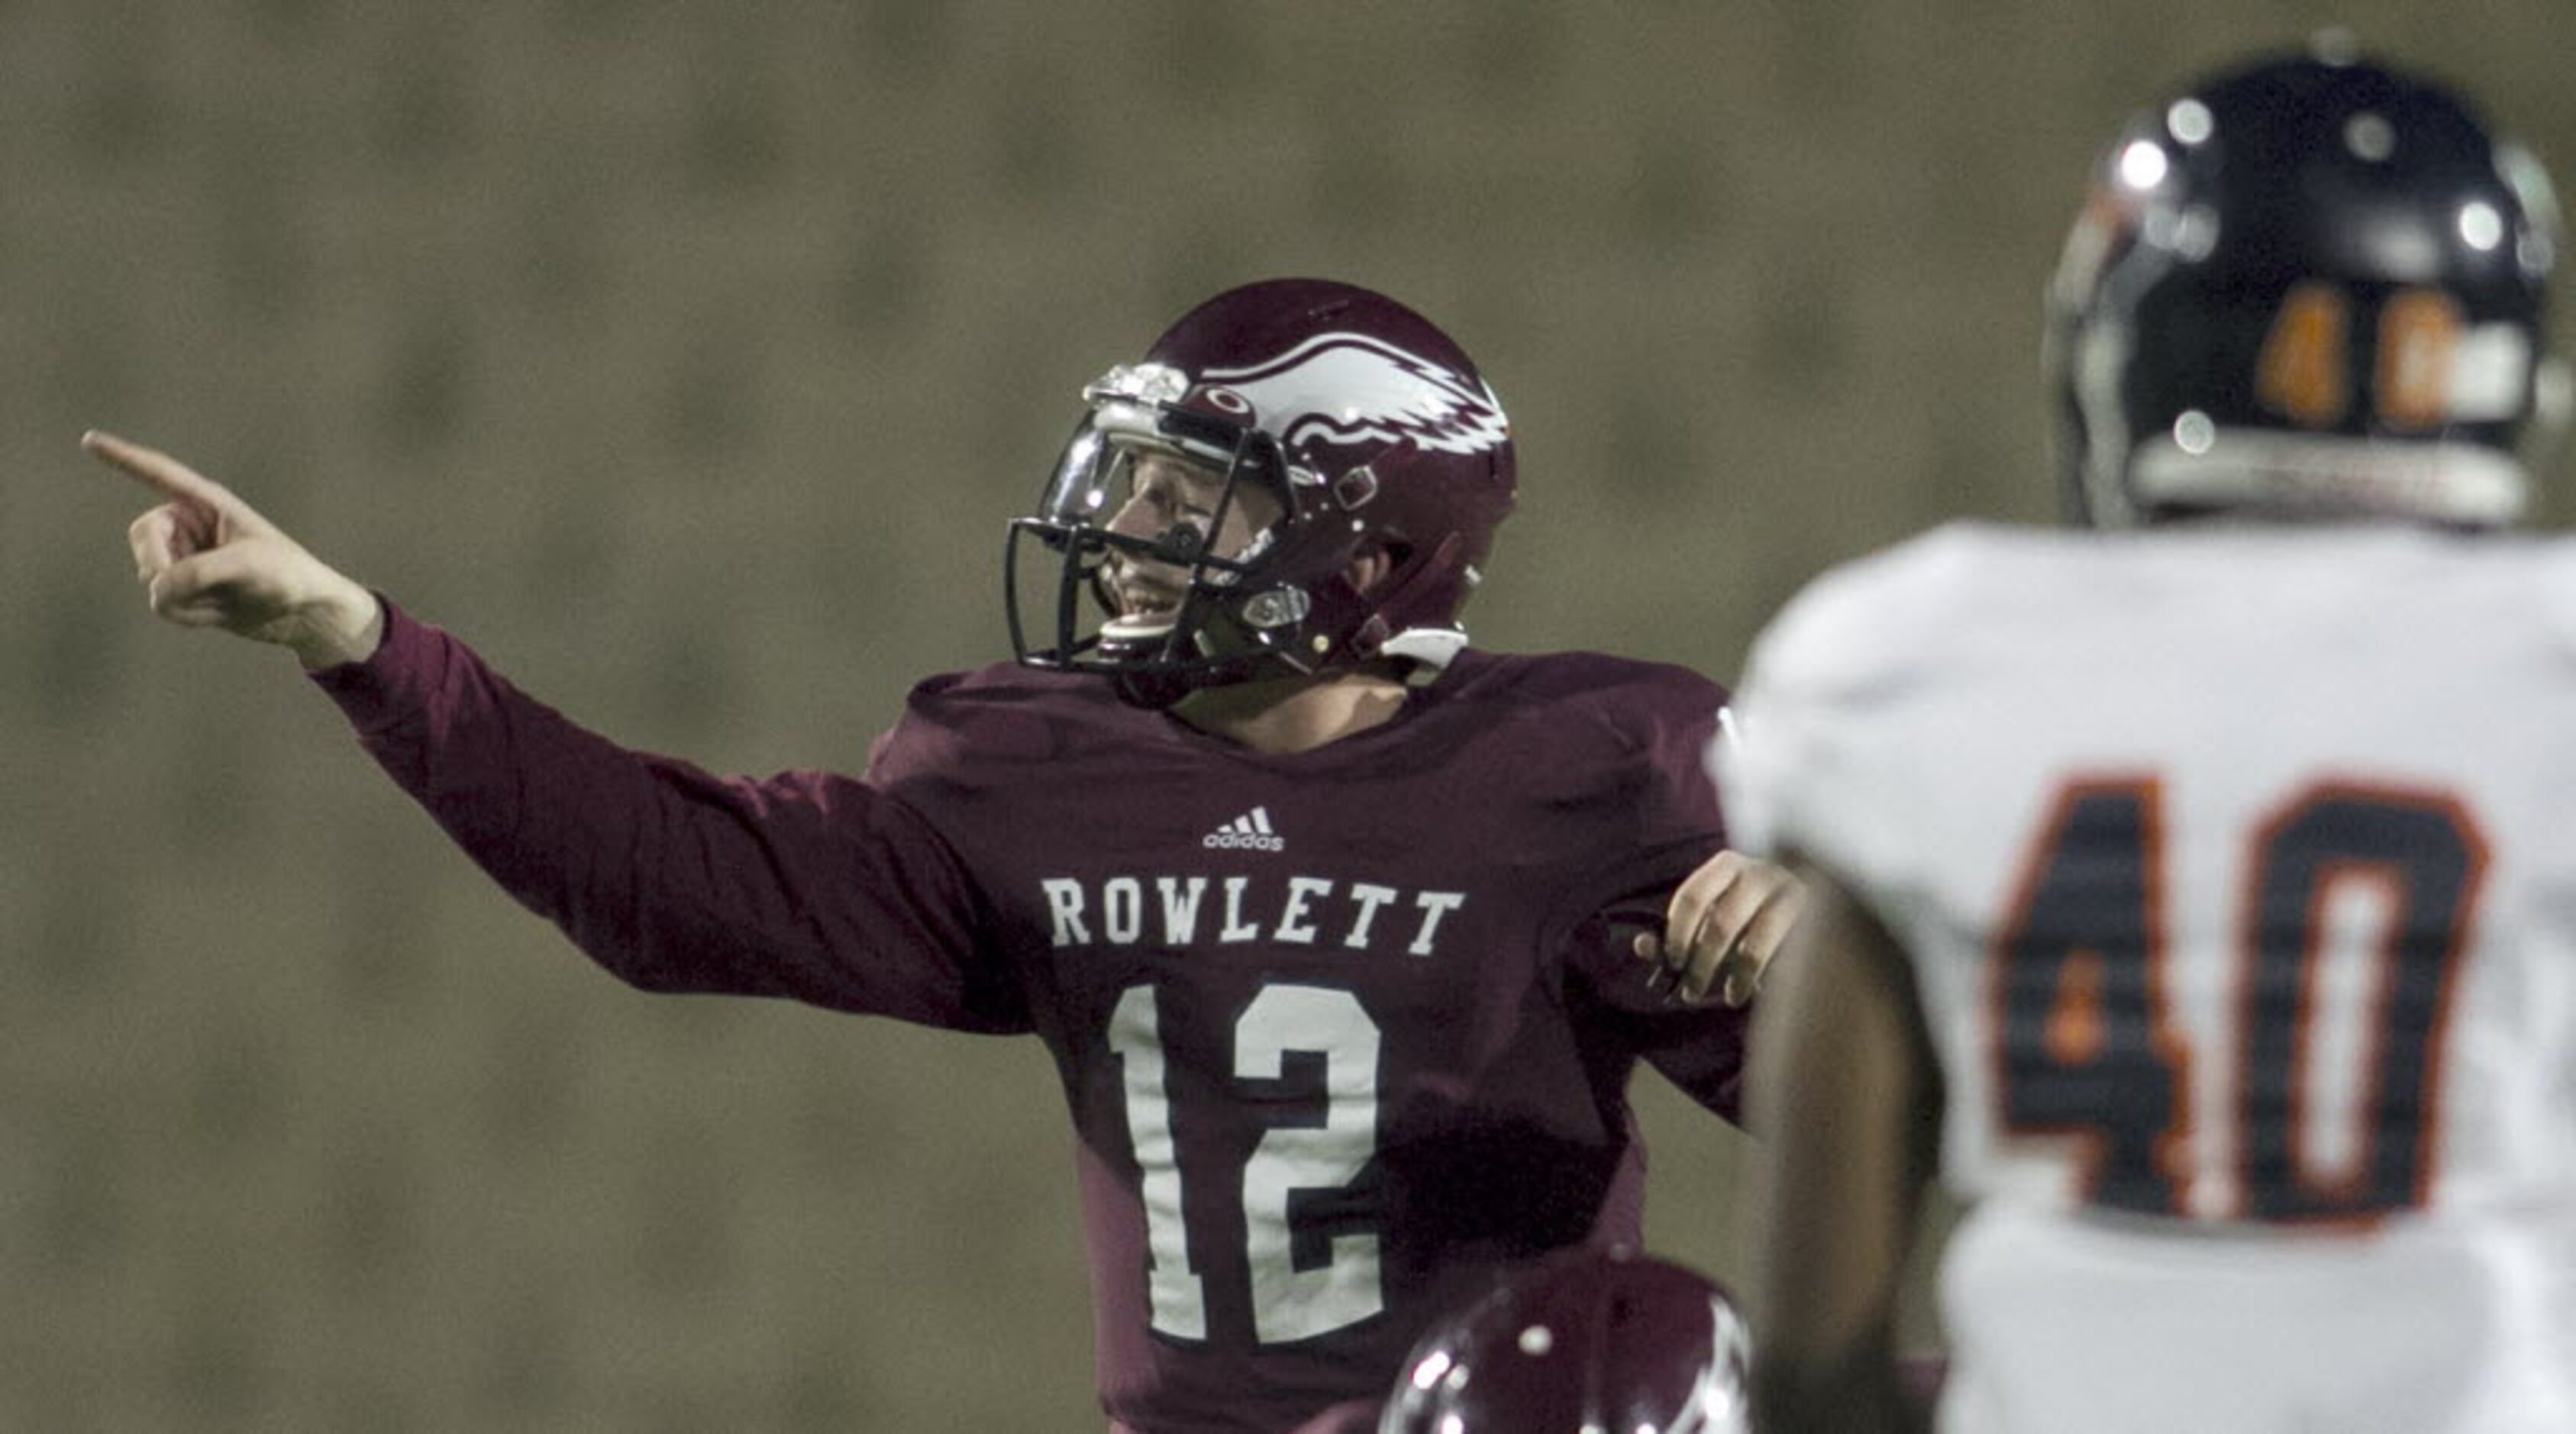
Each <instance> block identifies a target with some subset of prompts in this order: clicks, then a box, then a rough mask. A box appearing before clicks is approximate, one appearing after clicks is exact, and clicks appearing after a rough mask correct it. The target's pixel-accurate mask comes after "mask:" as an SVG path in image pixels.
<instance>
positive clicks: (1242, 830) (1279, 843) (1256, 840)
mask: <svg viewBox="0 0 2576 1434" xmlns="http://www.w3.org/2000/svg"><path fill="white" fill-rule="evenodd" d="M1199 845H1201V846H1203V847H1207V848H1209V849H1210V850H1213V851H1226V850H1232V849H1240V850H1244V851H1286V850H1287V849H1288V843H1287V842H1285V841H1283V840H1281V839H1280V836H1279V834H1278V833H1277V832H1274V831H1272V830H1271V829H1270V809H1269V808H1268V807H1254V808H1253V809H1252V810H1250V811H1248V812H1245V813H1244V814H1243V815H1242V816H1239V817H1236V818H1235V819H1234V820H1233V821H1230V822H1227V823H1226V824H1225V825H1224V826H1221V827H1218V828H1217V829H1216V830H1215V831H1212V832H1209V833H1208V834H1207V835H1206V836H1203V837H1201V838H1199Z"/></svg>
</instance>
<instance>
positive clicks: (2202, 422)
mask: <svg viewBox="0 0 2576 1434" xmlns="http://www.w3.org/2000/svg"><path fill="white" fill-rule="evenodd" d="M2558 244H2559V228H2558V214H2557V209H2556V205H2555V201H2554V200H2553V198H2552V196H2551V193H2550V187H2549V182H2548V179H2547V177H2546V176H2545V175H2544V174H2543V172H2542V171H2541V169H2540V167H2539V165H2538V164H2537V163H2536V162H2535V161H2534V160H2533V159H2532V158H2531V157H2530V155H2529V154H2527V153H2526V152H2525V151H2523V150H2522V149H2521V148H2519V147H2517V146H2515V145H2514V144H2512V143H2510V142H2508V141H2505V140H2502V139H2499V138H2496V137H2495V136H2493V135H2492V134H2491V133H2490V132H2489V130H2488V129H2487V126H2486V124H2485V123H2484V122H2483V120H2482V119H2481V118H2480V117H2479V116H2478V115H2477V114H2476V113H2475V112H2474V111H2473V110H2472V109H2471V108H2470V106H2469V104H2468V102H2467V101H2466V100H2464V99H2463V98H2462V97H2461V96H2460V95H2458V94H2457V93H2455V92H2454V91H2452V90H2450V89H2447V88H2445V87H2444V86H2443V85H2441V84H2439V83H2437V82H2435V81H2433V80H2431V79H2428V78H2426V77H2423V76H2421V75H2416V74H2410V73H2407V72H2405V71H2402V70H2399V69H2395V68H2391V67H2388V66H2385V65H2381V64H2375V63H2371V62H2369V61H2367V60H2364V59H2361V58H2359V57H2358V56H2356V55H2354V54H2352V53H2350V50H2349V46H2348V44H2345V43H2342V42H2340V41H2337V40H2334V39H2329V40H2327V41H2324V42H2321V43H2320V45H2319V46H2318V47H2317V48H2316V49H2315V50H2314V51H2313V52H2311V53H2307V54H2301V55H2296V56H2290V57H2284V58H2269V59H2263V60H2259V61H2256V62H2252V63H2249V64H2245V65H2242V66H2239V67H2237V68H2234V69H2230V70H2227V71H2225V72H2222V73H2220V74H2217V75H2216V76H2214V77H2212V78H2209V79H2207V80H2206V81H2204V82H2203V83H2200V84H2197V85H2195V86H2193V87H2191V88H2190V89H2188V90H2186V91H2184V92H2183V93H2181V94H2179V95H2176V96H2174V97H2172V98H2170V99H2169V100H2167V101H2165V102H2164V103H2162V104H2159V105H2157V106H2155V107H2153V108H2151V109H2148V110H2145V111H2142V112H2141V113H2140V114H2138V115H2137V116H2136V117H2135V118H2134V119H2132V120H2131V121H2130V122H2129V124H2128V126H2127V127H2126V128H2125V129H2123V130H2122V131H2121V132H2120V134H2119V136H2118V138H2117V139H2115V140H2114V141H2113V142H2112V144H2111V146H2110V148H2109V149H2108V150H2107V151H2106V152H2105V154H2104V156H2103V158H2102V161H2101V163H2100V166H2099V168H2098V170H2097V171H2096V174H2095V179H2094V183H2093V187H2092V191H2091V194H2090V196H2089V198H2088V200H2087V202H2086V204H2085V206H2084V210H2083V213H2082V214H2081V215H2080V216H2079V217H2078V219H2077V221H2076V223H2075V227H2074V231H2073V233H2072V234H2071V235H2070V236H2069V237H2068V239H2067V243H2066V249H2065V254H2064V257H2063V259H2062V260H2061V262H2060V265H2059V267H2058V271H2057V275H2056V278H2055V281H2054V282H2053V284H2052V285H2051V287H2050V290H2049V331H2048V342H2047V346H2046V367H2047V370H2048V377H2049V382H2050V386H2051V388H2052V389H2053V390H2054V391H2055V395H2056V398H2057V400H2058V410H2059V417H2060V426H2059V434H2058V438H2059V443H2058V459H2059V470H2060V477H2061V480H2062V486H2063V490H2064V496H2065V498H2066V499H2067V500H2068V506H2069V509H2070V512H2071V515H2072V516H2074V517H2075V518H2077V519H2079V520H2081V521H2086V522H2090V523H2092V524H2095V525H2097V526H2122V525H2126V524H2130V523H2136V522H2145V521H2154V520H2157V519H2160V518H2167V517H2177V516H2189V515H2193V514H2207V513H2231V514H2243V515H2253V516H2273V517H2287V516H2325V517H2332V516H2353V517H2366V516H2398V517H2404V518H2413V519H2420V520H2425V521H2430V522H2434V523H2439V524H2444V525H2457V526H2466V527H2481V526H2494V525H2499V524H2504V523H2510V522H2512V521H2514V520H2515V519H2517V518H2519V517H2520V516H2522V514H2523V512H2524V509H2525V507H2526V506H2527V503H2528V486H2529V478H2528V476H2527V464H2528V463H2529V462H2530V461H2531V460H2532V459H2533V458H2534V457H2535V456H2536V454H2535V451H2534V450H2536V449H2537V448H2538V447H2540V446H2542V436H2543V435H2544V434H2546V433H2547V432H2548V431H2549V430H2550V429H2552V428H2554V426H2555V425H2554V423H2553V422H2552V421H2551V420H2552V419H2553V418H2554V416H2555V415H2556V414H2557V413H2558V412H2559V411H2560V410H2563V408H2564V406H2565V377H2564V374H2563V371H2562V370H2561V368H2560V367H2559V366H2558V365H2557V364H2556V363H2555V362H2554V361H2553V360H2551V359H2550V358H2549V356H2548V354H2547V344H2546V330H2545V316H2544V312H2543V291H2544V288H2545V286H2546V284H2547V281H2548V278H2549V274H2550V270H2551V268H2552V266H2553V265H2554V264H2555V263H2556V261H2557V253H2558Z"/></svg>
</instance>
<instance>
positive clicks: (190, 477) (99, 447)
mask: <svg viewBox="0 0 2576 1434" xmlns="http://www.w3.org/2000/svg"><path fill="white" fill-rule="evenodd" d="M81 447H83V448H85V449H87V450H89V452H90V453H92V454H93V455H95V456H96V457H98V458H99V459H100V460H102V461H104V462H105V463H107V464H108V465H109V466H110V467H113V468H119V469H122V470H124V471H125V472H126V473H128V474H130V475H132V476H133V477H134V478H136V479H138V480H140V481H141V482H142V484H143V486H145V487H147V488H150V489H151V490H152V491H153V492H155V493H158V494H160V495H161V496H163V497H165V498H175V499H178V500H179V501H181V502H187V503H198V504H202V505H204V506H205V507H208V508H212V509H214V510H215V511H217V512H219V513H225V514H229V515H232V516H235V517H245V516H249V510H248V508H247V507H246V506H245V505H244V504H243V503H242V501H241V500H240V499H239V498H236V497H234V496H233V494H232V490H231V489H228V488H226V487H225V486H224V485H222V484H221V483H218V482H216V481H215V480H214V479H212V478H209V477H207V476H206V475H205V474H203V473H200V472H198V471H197V470H196V469H194V468H191V467H189V466H188V465H187V464H185V463H182V462H180V461H179V460H178V459H176V458H173V457H171V456H170V455H169V454H167V453H164V452H162V451H161V450H160V449H158V448H146V447H144V446H143V445H142V444H140V443H132V442H128V441H127V440H125V439H122V438H119V437H117V436H116V435H115V434H113V433H107V432H103V431H101V430H99V429H95V428H93V429H91V430H90V431H89V432H87V433H84V434H82V435H81Z"/></svg>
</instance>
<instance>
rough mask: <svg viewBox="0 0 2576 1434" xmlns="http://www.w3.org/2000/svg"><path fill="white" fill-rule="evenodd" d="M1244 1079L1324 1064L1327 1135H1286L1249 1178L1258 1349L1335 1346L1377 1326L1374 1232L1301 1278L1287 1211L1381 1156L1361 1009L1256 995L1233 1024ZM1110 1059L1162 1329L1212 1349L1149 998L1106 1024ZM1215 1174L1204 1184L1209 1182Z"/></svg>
mask: <svg viewBox="0 0 2576 1434" xmlns="http://www.w3.org/2000/svg"><path fill="white" fill-rule="evenodd" d="M1233 1034H1234V1067H1233V1074H1234V1077H1235V1078H1236V1079H1237V1080H1263V1081H1267V1080H1276V1079H1278V1078H1279V1076H1280V1075H1281V1074H1282V1072H1283V1070H1284V1067H1285V1063H1286V1059H1287V1057H1288V1056H1289V1055H1290V1054H1292V1053H1304V1054H1308V1055H1315V1056H1320V1057H1322V1058H1323V1060H1324V1089H1323V1101H1322V1104H1323V1110H1322V1117H1323V1118H1322V1123H1321V1124H1319V1125H1313V1126H1281V1127H1279V1128H1277V1129H1273V1130H1271V1131H1270V1132H1268V1133H1267V1134H1265V1135H1263V1136H1262V1137H1261V1140H1260V1143H1259V1144H1258V1145H1257V1146H1256V1147H1255V1148H1254V1150H1253V1152H1252V1155H1251V1157H1250V1158H1249V1159H1248V1160H1246V1161H1245V1162H1244V1165H1243V1168H1242V1170H1241V1171H1240V1172H1238V1173H1239V1174H1240V1177H1241V1180H1242V1186H1243V1230H1244V1241H1245V1244H1244V1252H1243V1253H1244V1260H1243V1263H1244V1268H1245V1270H1246V1273H1247V1275H1248V1277H1249V1280H1250V1283H1251V1288H1250V1290H1249V1291H1247V1296H1248V1298H1249V1300H1250V1302H1251V1306H1252V1318H1253V1337H1254V1338H1255V1339H1257V1340H1259V1341H1260V1342H1261V1343H1263V1344H1283V1343H1288V1342H1291V1341H1295V1340H1301V1339H1311V1338H1313V1337H1314V1336H1316V1335H1319V1334H1329V1333H1331V1332H1332V1331H1334V1330H1337V1329H1340V1328H1342V1327H1343V1326H1344V1325H1349V1324H1356V1323H1358V1322H1359V1321H1361V1320H1364V1319H1367V1318H1368V1317H1369V1316H1371V1315H1374V1314H1376V1313H1377V1312H1378V1311H1379V1309H1380V1308H1382V1307H1383V1305H1384V1298H1383V1294H1382V1292H1381V1290H1380V1288H1379V1283H1378V1280H1379V1271H1378V1243H1377V1237H1376V1236H1375V1235H1373V1234H1340V1235H1335V1236H1333V1237H1332V1238H1331V1240H1330V1243H1329V1249H1330V1251H1331V1256H1330V1259H1329V1260H1327V1261H1326V1262H1325V1263H1323V1264H1321V1265H1319V1266H1317V1267H1316V1268H1313V1269H1299V1268H1297V1264H1296V1261H1295V1259H1294V1251H1293V1249H1292V1238H1291V1229H1290V1217H1289V1209H1290V1205H1291V1197H1292V1196H1293V1195H1294V1194H1295V1193H1297V1192H1298V1191H1301V1190H1330V1189H1337V1188H1340V1187H1342V1186H1344V1185H1347V1184H1349V1183H1350V1182H1351V1181H1353V1180H1355V1179H1357V1178H1358V1177H1359V1174H1360V1172H1361V1171H1362V1170H1363V1169H1364V1168H1366V1167H1367V1165H1368V1162H1369V1158H1370V1157H1371V1156H1372V1155H1373V1154H1374V1153H1375V1152H1376V1149H1377V1099H1378V1091H1377V1066H1378V1045H1379V1032H1378V1028H1377V1023H1376V1022H1374V1021H1372V1020H1370V1019H1369V1015H1368V1012H1367V1011H1366V1010H1364V1009H1362V1007H1361V1006H1360V1002H1359V998H1358V997H1356V996H1354V995H1352V994H1351V993H1350V992H1348V991H1342V990H1336V989H1333V988H1330V987H1323V986H1298V985H1287V984H1274V985H1268V986H1264V987H1262V988H1261V990H1260V992H1259V994H1257V995H1255V996H1254V997H1253V998H1252V1001H1251V1003H1250V1004H1248V1005H1246V1006H1245V1007H1244V1009H1243V1012H1242V1014H1241V1015H1239V1016H1237V1017H1236V1018H1235V1022H1234V1032H1233ZM1109 1048H1110V1049H1111V1050H1113V1051H1115V1052H1117V1053H1118V1056H1119V1058H1120V1060H1121V1061H1122V1062H1123V1063H1124V1065H1125V1068H1126V1069H1125V1081H1126V1106H1127V1132H1128V1138H1129V1141H1130V1142H1131V1144H1132V1146H1133V1148H1134V1150H1135V1152H1136V1164H1137V1166H1138V1168H1139V1169H1140V1170H1141V1171H1142V1173H1143V1188H1142V1190H1141V1191H1140V1192H1139V1193H1140V1195H1141V1196H1142V1198H1143V1201H1144V1205H1145V1238H1146V1246H1147V1253H1148V1255H1149V1256H1150V1258H1151V1260H1152V1267H1151V1269H1150V1270H1149V1272H1148V1281H1149V1286H1150V1292H1151V1297H1152V1301H1153V1324H1154V1328H1155V1329H1156V1330H1158V1331H1160V1332H1161V1333H1163V1334H1167V1335H1171V1336H1173V1337H1175V1338H1178V1339H1193V1340H1196V1339H1206V1338H1208V1337H1209V1331H1208V1317H1207V1291H1206V1289H1205V1287H1204V1285H1203V1284H1202V1283H1201V1280H1202V1277H1201V1276H1200V1275H1199V1273H1198V1272H1197V1269H1196V1267H1195V1266H1194V1265H1193V1264H1192V1262H1191V1259H1190V1248H1189V1224H1188V1221H1187V1220H1186V1218H1185V1217H1184V1215H1183V1211H1182V1199H1183V1196H1182V1189H1183V1185H1182V1178H1183V1170H1182V1166H1181V1161H1180V1151H1179V1147H1178V1146H1177V1144H1175V1142H1174V1140H1173V1138H1172V1104H1171V1096H1170V1092H1169V1086H1168V1084H1167V1073H1166V1071H1165V1070H1164V1064H1165V1063H1164V1059H1163V1038H1162V1031H1161V1026H1160V1018H1159V1014H1158V1012H1157V1009H1156V1002H1155V996H1154V988H1153V987H1152V986H1132V987H1129V988H1128V989H1127V991H1126V992H1125V993H1124V994H1122V995H1121V996H1120V997H1119V999H1118V1007H1117V1009H1116V1010H1115V1011H1113V1012H1112V1013H1111V1014H1110V1018H1109ZM1208 1173H1213V1172H1202V1174H1208Z"/></svg>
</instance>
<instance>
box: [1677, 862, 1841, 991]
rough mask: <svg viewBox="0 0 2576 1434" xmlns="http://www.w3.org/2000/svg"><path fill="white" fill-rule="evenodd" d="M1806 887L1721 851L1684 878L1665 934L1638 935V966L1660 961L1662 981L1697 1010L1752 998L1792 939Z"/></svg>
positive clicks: (1775, 870)
mask: <svg viewBox="0 0 2576 1434" xmlns="http://www.w3.org/2000/svg"><path fill="white" fill-rule="evenodd" d="M1806 900H1807V888H1806V886H1805V884H1804V883H1802V882H1800V881H1799V880H1798V878H1796V877H1794V876H1792V875H1790V874H1789V872H1788V871H1787V869H1786V868H1783V867H1779V866H1775V865H1773V864H1772V863H1770V862H1767V861H1764V860H1762V859H1761V858H1759V857H1750V856H1746V855H1744V854H1743V853H1742V852H1735V851H1722V852H1719V853H1718V854H1717V855H1715V856H1713V857H1710V858H1709V859H1708V860H1707V861H1705V862H1702V863H1701V864H1700V867H1699V869H1698V870H1697V871H1694V872H1692V873H1691V874H1690V875H1689V876H1686V877H1684V878H1682V884H1681V885H1680V886H1678V887H1675V888H1674V889H1673V896H1672V900H1671V901H1669V902H1667V903H1665V906H1664V929H1663V932H1662V934H1661V935H1660V936H1658V935H1657V934H1656V933H1654V932H1651V931H1641V932H1639V933H1638V934H1637V940H1636V943H1635V947H1634V949H1635V951H1636V953H1637V956H1638V958H1639V959H1640V960H1645V961H1652V962H1656V963H1658V965H1659V969H1658V970H1657V971H1656V973H1655V976H1656V979H1658V980H1659V981H1667V982H1670V983H1671V986H1672V991H1673V994H1674V995H1676V996H1678V997H1680V998H1681V999H1682V1000H1683V1001H1686V1002H1689V1003H1691V1004H1693V1005H1697V1004H1698V1003H1700V1002H1702V1001H1705V1000H1707V999H1708V996H1709V993H1710V992H1711V991H1715V992H1717V994H1718V996H1719V997H1720V999H1722V1000H1724V1001H1725V1002H1726V1004H1727V1005H1730V1006H1741V1005H1743V1004H1744V1003H1745V1002H1747V1001H1750V1000H1752V999H1753V991H1754V988H1755V987H1757V986H1759V985H1760V984H1761V983H1762V968H1763V967H1765V966H1767V965H1769V964H1770V963H1771V957H1772V955H1773V953H1775V952H1777V951H1778V950H1779V949H1780V943H1781V942H1782V941H1784V940H1786V939H1787V938H1788V935H1789V928H1790V927H1791V926H1793V925H1795V924H1796V923H1797V920H1798V912H1799V911H1800V909H1801V908H1803V907H1804V906H1805V905H1806Z"/></svg>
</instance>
